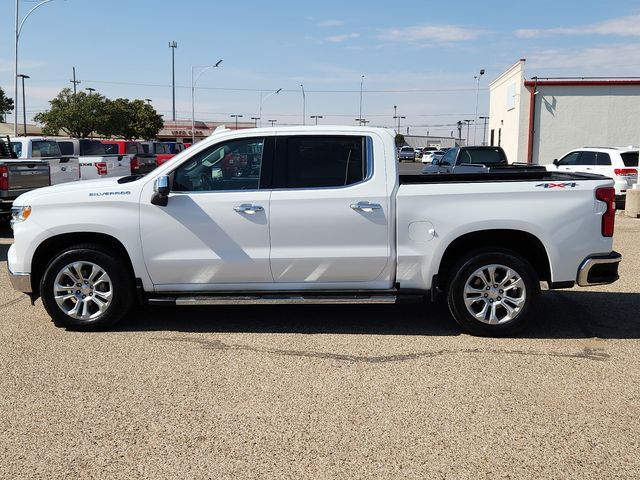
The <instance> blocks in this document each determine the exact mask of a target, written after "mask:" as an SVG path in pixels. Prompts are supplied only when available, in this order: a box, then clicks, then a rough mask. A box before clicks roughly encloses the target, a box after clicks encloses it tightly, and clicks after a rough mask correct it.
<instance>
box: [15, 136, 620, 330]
mask: <svg viewBox="0 0 640 480" xmlns="http://www.w3.org/2000/svg"><path fill="white" fill-rule="evenodd" d="M229 153H231V154H232V155H240V156H242V155H247V156H249V155H251V156H252V161H251V162H250V163H252V164H255V166H256V167H257V168H245V169H243V170H242V171H241V173H240V174H238V175H233V176H231V177H228V178H225V176H224V175H223V174H222V165H223V162H224V159H225V158H226V157H227V155H228V154H229ZM265 167H266V168H265ZM504 168H509V167H504ZM460 177H461V176H460V175H448V174H443V175H406V176H405V175H398V168H397V162H396V160H395V140H394V132H393V131H391V130H383V129H376V128H368V127H333V128H331V127H322V129H321V130H320V129H319V128H316V127H288V128H286V127H285V128H277V129H273V128H268V129H250V130H235V131H231V130H218V131H217V132H216V133H214V134H213V135H212V136H210V137H208V138H207V139H205V140H203V141H202V142H200V143H198V145H196V146H194V147H192V148H191V149H190V151H189V153H188V154H185V155H183V156H182V158H180V160H179V161H176V162H168V163H165V164H164V165H162V166H160V167H158V168H157V169H155V170H154V171H152V172H150V173H149V174H147V175H146V176H144V177H137V176H131V177H128V178H121V179H104V180H102V181H98V182H87V183H85V184H84V185H82V184H81V185H73V186H72V185H57V186H54V187H50V188H44V189H40V190H38V191H35V192H30V193H27V194H25V195H22V196H21V197H20V198H18V200H16V202H15V205H14V213H13V219H14V220H13V222H14V223H13V227H14V238H15V241H14V243H13V245H11V247H10V249H9V252H8V268H9V276H10V279H11V282H12V284H13V285H14V287H15V288H16V289H18V290H20V291H22V292H27V293H29V294H30V295H31V297H32V299H33V298H37V297H38V296H41V297H42V300H43V305H44V307H45V309H46V310H47V312H48V314H49V315H50V316H51V317H52V319H53V321H54V322H55V324H56V325H58V326H61V327H66V328H71V329H77V330H91V329H97V328H106V327H108V326H111V325H113V324H115V323H116V322H118V321H120V320H121V319H122V318H123V317H124V316H125V315H126V314H127V312H128V311H129V309H130V308H131V307H132V305H133V303H134V302H135V301H136V299H138V301H140V302H142V303H144V302H149V303H151V304H155V305H163V306H167V305H174V304H175V305H224V304H238V303H251V304H257V303H262V304H273V303H311V304H315V303H394V302H402V301H414V302H418V303H421V302H424V301H426V300H436V299H438V298H439V297H441V296H443V297H446V298H447V302H448V305H449V309H450V311H451V313H452V315H453V317H454V318H455V319H456V320H457V322H458V323H459V324H460V325H461V326H462V327H463V328H464V329H465V330H466V331H469V332H472V333H476V334H483V335H507V334H513V333H514V332H516V331H518V330H519V329H521V328H523V327H524V325H525V322H526V320H527V319H528V318H530V313H531V311H532V309H533V308H534V303H535V300H536V298H537V297H538V295H539V292H540V282H541V281H545V282H547V284H548V286H549V288H552V289H553V288H569V287H572V286H574V284H576V283H577V284H578V285H581V286H588V285H595V284H604V283H611V282H613V281H615V280H616V279H617V278H618V273H617V271H618V264H619V262H620V258H621V257H620V255H619V254H617V253H616V252H614V251H612V246H613V238H612V236H613V229H614V222H615V206H614V189H613V181H612V180H611V179H610V178H606V177H602V176H599V175H587V174H579V173H559V172H548V171H547V170H546V169H544V168H542V169H540V170H538V171H535V172H529V171H527V172H524V173H520V174H516V175H515V176H514V177H512V178H511V179H510V181H508V182H496V179H495V178H494V177H492V175H491V174H477V175H469V176H468V178H465V180H464V181H460ZM558 185H563V186H565V187H566V188H556V187H557V186H558ZM506 199H508V201H506ZM565 199H568V200H570V201H565ZM575 218H579V219H580V221H573V222H572V221H567V219H575ZM69 219H73V221H70V220H69ZM136 292H137V293H136Z"/></svg>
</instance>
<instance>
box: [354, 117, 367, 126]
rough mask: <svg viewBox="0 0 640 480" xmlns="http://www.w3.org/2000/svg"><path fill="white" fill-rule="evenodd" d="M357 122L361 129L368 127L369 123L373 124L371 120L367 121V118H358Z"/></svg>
mask: <svg viewBox="0 0 640 480" xmlns="http://www.w3.org/2000/svg"><path fill="white" fill-rule="evenodd" d="M355 120H356V122H358V123H359V124H360V126H361V127H362V126H363V125H364V126H365V127H366V126H367V123H371V120H367V119H365V118H356V119H355Z"/></svg>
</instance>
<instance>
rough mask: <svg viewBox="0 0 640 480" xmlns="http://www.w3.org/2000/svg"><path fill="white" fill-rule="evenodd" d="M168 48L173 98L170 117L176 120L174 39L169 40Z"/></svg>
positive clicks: (175, 46)
mask: <svg viewBox="0 0 640 480" xmlns="http://www.w3.org/2000/svg"><path fill="white" fill-rule="evenodd" d="M169 48H170V49H171V94H172V95H171V96H172V100H173V103H172V105H173V110H172V113H173V116H172V117H171V119H172V120H173V121H174V122H175V121H176V48H178V44H177V43H176V41H175V40H173V41H172V42H169Z"/></svg>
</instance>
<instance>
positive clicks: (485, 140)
mask: <svg viewBox="0 0 640 480" xmlns="http://www.w3.org/2000/svg"><path fill="white" fill-rule="evenodd" d="M478 118H479V119H480V120H482V123H483V127H482V142H481V143H480V144H481V145H486V144H487V120H489V117H478Z"/></svg>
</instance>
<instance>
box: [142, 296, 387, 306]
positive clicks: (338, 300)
mask: <svg viewBox="0 0 640 480" xmlns="http://www.w3.org/2000/svg"><path fill="white" fill-rule="evenodd" d="M396 300H397V296H396V295H342V296H339V295H295V296H287V295H266V294H265V295H233V296H231V295H230V296H223V295H215V296H205V295H202V296H190V297H187V296H184V297H156V298H150V299H149V304H150V305H180V306H182V305H295V304H306V305H313V304H316V305H317V304H334V305H336V304H367V303H368V304H393V303H396Z"/></svg>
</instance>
